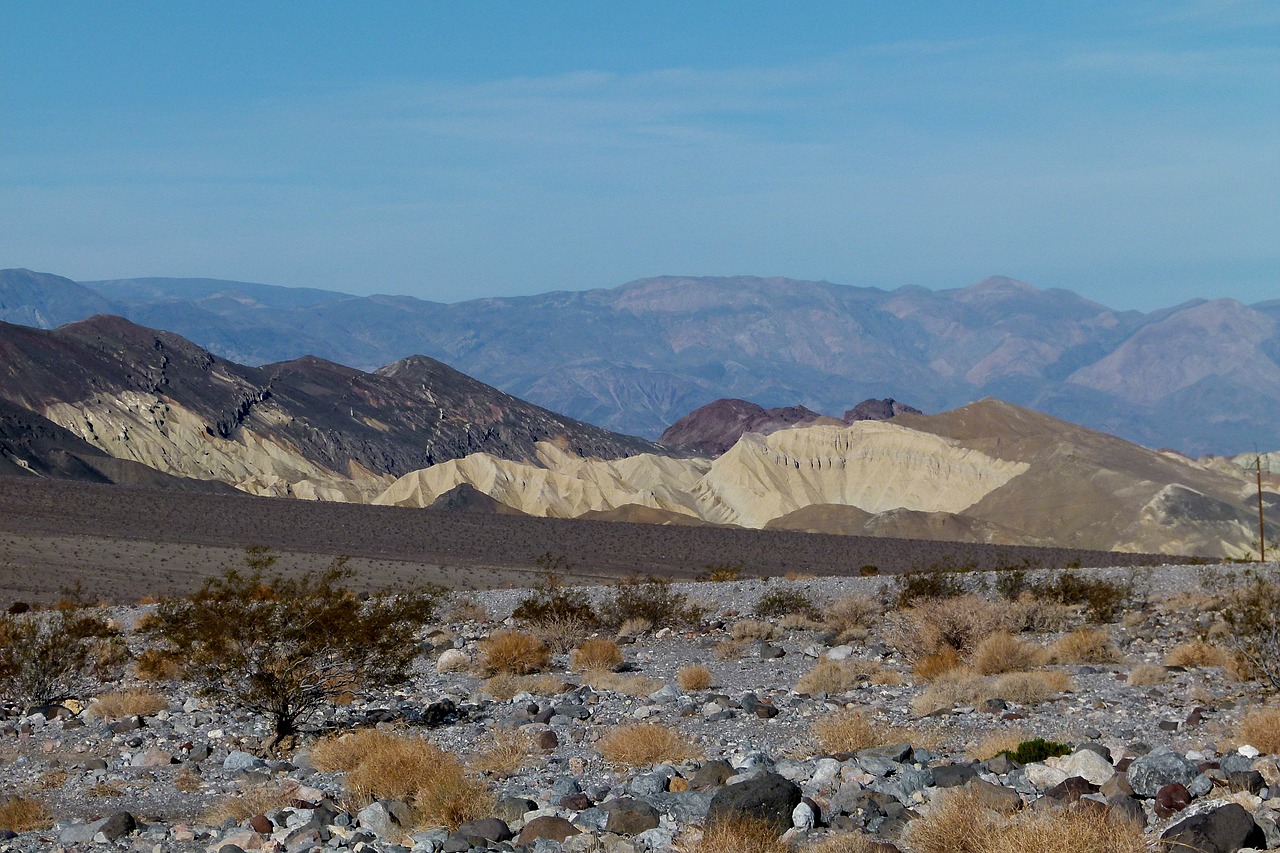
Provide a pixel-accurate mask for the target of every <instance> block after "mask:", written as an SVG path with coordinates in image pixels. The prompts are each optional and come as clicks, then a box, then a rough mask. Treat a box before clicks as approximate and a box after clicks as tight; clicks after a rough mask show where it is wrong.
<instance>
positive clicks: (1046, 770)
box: [1022, 762, 1067, 791]
mask: <svg viewBox="0 0 1280 853" xmlns="http://www.w3.org/2000/svg"><path fill="white" fill-rule="evenodd" d="M1022 770H1023V772H1024V773H1026V774H1027V781H1028V782H1030V783H1031V784H1032V785H1035V786H1036V787H1037V788H1039V789H1040V790H1042V791H1043V790H1045V789H1046V788H1052V787H1053V786H1054V785H1058V784H1061V783H1062V782H1065V781H1066V779H1067V774H1066V773H1064V772H1063V771H1061V770H1059V769H1058V768H1056V767H1050V766H1049V765H1047V764H1040V763H1037V762H1033V763H1031V764H1028V765H1027V766H1025V767H1023V768H1022Z"/></svg>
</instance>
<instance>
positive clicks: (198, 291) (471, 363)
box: [0, 270, 1280, 455]
mask: <svg viewBox="0 0 1280 853" xmlns="http://www.w3.org/2000/svg"><path fill="white" fill-rule="evenodd" d="M103 312H110V313H118V314H120V315H122V316H125V317H128V318H129V319H131V320H133V321H134V322H137V323H140V324H143V325H147V326H152V327H158V328H164V329H168V330H171V331H174V332H177V333H179V334H181V335H183V336H185V337H187V338H189V339H191V340H193V341H195V342H196V343H198V344H200V345H201V346H202V347H205V348H207V349H208V350H209V351H210V352H212V353H214V354H216V355H219V356H222V357H224V358H227V359H230V360H233V361H237V362H242V363H247V364H265V363H272V362H278V361H282V360H287V359H293V358H297V357H299V356H301V355H304V354H311V355H315V356H319V357H322V358H326V359H331V360H333V361H336V362H339V363H342V364H349V365H352V366H354V367H358V368H361V369H366V370H367V369H373V368H375V367H377V366H379V365H383V364H387V363H389V362H393V361H396V360H398V359H401V358H404V357H406V356H408V355H411V354H414V353H424V354H426V355H429V356H432V357H434V358H438V359H440V360H442V361H444V362H446V363H448V364H450V365H452V366H453V367H455V368H457V369H459V370H461V371H463V372H465V373H467V374H469V375H471V376H475V377H477V378H478V379H480V380H483V381H484V382H486V383H489V384H492V385H494V386H496V387H498V388H501V389H502V390H503V391H505V392H507V393H509V394H513V395H515V396H518V397H520V398H523V399H527V400H530V401H532V402H534V403H536V404H538V405H541V406H544V407H546V408H548V409H552V410H554V411H560V412H564V413H566V414H568V415H570V416H572V417H574V418H577V419H580V420H583V421H587V422H589V423H594V424H597V425H600V426H603V427H607V428H609V429H612V430H615V431H618V432H625V433H631V434H636V435H642V436H646V437H649V438H657V437H658V436H659V435H660V434H661V433H662V432H663V431H664V430H665V429H667V428H668V427H669V426H671V425H672V424H673V423H674V422H675V421H676V420H678V419H679V418H680V417H682V416H683V415H685V414H687V413H688V412H690V411H692V410H693V409H695V408H697V407H699V406H703V405H705V404H707V403H709V402H711V401H713V400H717V399H720V398H742V399H749V400H752V401H754V402H755V403H757V404H759V405H761V406H764V407H782V406H794V405H800V406H804V407H806V408H807V409H809V410H811V411H813V412H815V413H823V414H834V413H837V412H840V411H842V410H843V409H844V408H845V407H847V406H848V405H849V402H850V401H852V400H858V399H863V398H867V397H887V396H892V397H897V398H899V399H905V400H910V401H911V402H912V403H913V404H914V405H916V406H919V407H920V408H922V409H924V410H926V411H938V410H941V409H947V408H951V407H954V406H958V405H962V404H964V403H967V402H970V401H972V400H975V399H979V398H982V397H986V396H993V397H999V398H1001V399H1004V400H1007V401H1010V402H1013V403H1017V404H1019V405H1023V406H1027V407H1030V408H1033V409H1037V410H1039V411H1042V412H1045V413H1048V414H1052V415H1054V416H1056V417H1060V418H1063V419H1065V420H1069V421H1072V422H1075V423H1079V424H1083V425H1086V426H1089V427H1092V428H1096V429H1101V430H1104V431H1106V432H1109V433H1112V434H1115V435H1119V436H1122V437H1124V438H1127V439H1130V440H1132V441H1136V442H1139V443H1141V444H1144V445H1146V446H1149V447H1171V448H1175V449H1177V450H1180V451H1182V452H1185V453H1189V454H1193V455H1199V454H1203V453H1218V454H1231V453H1240V452H1245V451H1249V450H1252V449H1253V448H1254V447H1255V446H1256V447H1261V448H1262V449H1274V448H1277V447H1280V417H1278V416H1277V415H1280V300H1273V301H1269V302H1263V303H1259V304H1256V305H1252V306H1246V305H1243V304H1241V303H1239V302H1236V301H1234V300H1230V299H1218V300H1213V301H1193V302H1188V303H1185V304H1182V305H1178V306H1174V307H1171V308H1166V309H1162V310H1159V311H1153V312H1150V313H1142V312H1137V311H1116V310H1112V309H1110V308H1107V307H1105V306H1103V305H1099V304H1097V303H1094V302H1090V301H1088V300H1085V299H1083V298H1081V297H1079V296H1077V295H1076V294H1074V293H1071V292H1069V291H1065V290H1037V289H1035V288H1033V287H1031V286H1029V285H1027V284H1023V283H1021V282H1017V281H1012V280H1010V279H1006V278H991V279H987V280H985V281H983V282H980V283H978V284H975V285H973V286H971V287H966V288H962V289H956V290H943V291H936V292H935V291H929V290H926V289H924V288H919V287H903V288H899V289H897V290H894V291H884V290H880V289H876V288H859V287H849V286H844V285H837V284H831V283H828V282H806V281H794V280H790V279H782V278H769V279H764V278H751V277H738V278H680V277H663V278H654V279H646V280H642V281H636V282H631V283H629V284H625V285H622V286H620V287H615V288H611V289H600V290H590V291H585V292H556V293H546V294H541V295H537V296H527V297H511V298H503V299H477V300H471V301H468V302H461V303H456V304H452V305H445V304H440V303H434V302H426V301H423V300H419V299H414V298H412V297H404V296H370V297H357V296H352V295H349V294H344V293H337V292H331V291H322V290H310V289H301V288H282V287H274V286H270V285H262V284H246V283H243V282H228V281H216V280H209V279H130V280H120V281H103V282H85V283H80V284H77V283H76V282H73V281H70V280H68V279H65V278H60V277H58V276H53V275H47V274H42V273H32V272H29V271H26V270H7V271H3V272H0V319H3V320H8V321H10V322H17V323H23V324H29V325H35V326H40V327H45V328H48V327H53V326H57V325H59V324H62V323H65V322H69V321H72V320H77V319H82V318H84V317H87V316H90V315H92V314H97V313H103Z"/></svg>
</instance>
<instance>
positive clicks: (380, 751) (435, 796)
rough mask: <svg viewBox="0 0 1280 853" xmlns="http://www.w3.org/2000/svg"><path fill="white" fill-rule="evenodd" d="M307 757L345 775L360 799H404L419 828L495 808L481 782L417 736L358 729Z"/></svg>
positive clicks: (318, 765) (319, 745)
mask: <svg viewBox="0 0 1280 853" xmlns="http://www.w3.org/2000/svg"><path fill="white" fill-rule="evenodd" d="M311 759H312V761H313V762H314V763H315V766H316V768H317V769H319V770H326V771H333V770H340V771H343V772H345V773H346V774H347V786H348V788H349V789H350V790H351V792H352V793H353V794H354V795H355V796H356V797H358V798H359V799H360V800H361V801H364V802H369V801H372V800H381V799H395V800H407V801H408V802H409V803H410V804H411V805H412V807H413V813H414V819H415V821H417V822H419V823H420V824H421V825H426V826H446V827H448V828H449V829H457V828H458V825H459V824H461V823H462V822H464V821H467V820H473V819H476V818H480V817H485V816H487V815H488V814H489V813H490V810H491V809H492V807H493V802H494V801H493V796H492V795H491V794H490V793H489V791H488V789H487V788H486V787H485V785H484V783H483V782H481V781H479V780H478V779H475V778H473V777H472V776H470V775H468V773H467V772H466V769H465V768H464V767H463V765H462V762H461V761H459V760H458V758H457V757H456V756H454V755H451V754H450V753H448V752H445V751H444V750H443V749H441V748H440V747H438V746H436V745H435V744H434V743H431V742H430V741H428V740H423V739H421V738H416V737H407V736H404V735H400V734H392V733H388V732H383V731H379V730H377V729H359V730H357V731H355V732H351V733H348V734H345V735H342V736H340V737H338V738H331V739H328V740H324V741H320V742H319V743H317V744H316V745H315V746H314V747H313V748H312V751H311Z"/></svg>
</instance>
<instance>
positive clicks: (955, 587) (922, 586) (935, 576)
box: [894, 569, 965, 610]
mask: <svg viewBox="0 0 1280 853" xmlns="http://www.w3.org/2000/svg"><path fill="white" fill-rule="evenodd" d="M894 587H895V594H894V608H895V609H897V610H902V609H904V608H907V607H911V606H913V605H915V604H916V602H918V601H920V600H921V599H926V598H935V599H936V598H957V597H959V596H962V595H964V594H965V589H964V584H962V583H961V582H960V581H959V579H958V578H957V577H956V576H955V573H954V572H952V571H947V570H944V569H932V570H930V571H925V572H911V573H909V574H905V575H898V577H896V578H894Z"/></svg>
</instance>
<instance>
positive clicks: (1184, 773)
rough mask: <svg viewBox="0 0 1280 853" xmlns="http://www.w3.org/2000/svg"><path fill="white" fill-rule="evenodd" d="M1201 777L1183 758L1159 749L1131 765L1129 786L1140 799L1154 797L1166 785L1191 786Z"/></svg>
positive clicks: (1137, 759) (1195, 768)
mask: <svg viewBox="0 0 1280 853" xmlns="http://www.w3.org/2000/svg"><path fill="white" fill-rule="evenodd" d="M1198 775H1200V771H1199V769H1198V768H1197V767H1196V766H1195V765H1194V764H1192V763H1191V762H1190V761H1188V760H1187V759H1186V758H1184V757H1183V756H1181V755H1179V754H1178V753H1176V752H1172V751H1170V750H1167V749H1157V750H1153V751H1152V752H1149V753H1147V754H1146V755H1144V756H1141V757H1140V758H1135V759H1134V760H1133V763H1132V764H1130V765H1129V770H1128V777H1129V786H1130V787H1131V788H1133V793H1134V794H1136V795H1138V796H1139V797H1154V796H1155V795H1156V793H1157V792H1159V790H1160V789H1161V788H1163V787H1164V786H1165V785H1172V784H1173V783H1175V782H1176V783H1178V784H1181V785H1188V786H1189V785H1190V784H1191V783H1192V782H1193V781H1194V780H1195V778H1196V776H1198Z"/></svg>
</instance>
